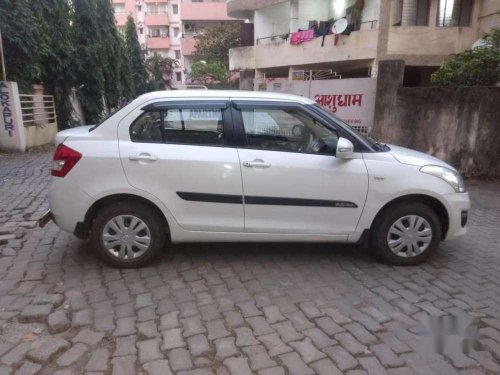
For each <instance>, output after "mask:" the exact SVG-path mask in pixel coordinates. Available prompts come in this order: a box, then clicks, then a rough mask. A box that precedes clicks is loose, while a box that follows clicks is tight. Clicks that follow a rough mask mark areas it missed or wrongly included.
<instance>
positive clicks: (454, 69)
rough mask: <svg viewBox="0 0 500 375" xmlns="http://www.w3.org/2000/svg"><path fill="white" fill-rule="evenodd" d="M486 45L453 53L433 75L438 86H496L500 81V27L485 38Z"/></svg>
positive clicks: (433, 80) (432, 78) (432, 80)
mask: <svg viewBox="0 0 500 375" xmlns="http://www.w3.org/2000/svg"><path fill="white" fill-rule="evenodd" d="M483 39H484V45H483V46H481V47H477V48H474V49H472V50H467V51H464V52H462V53H459V54H457V55H453V56H452V57H451V58H450V59H449V60H448V61H446V62H445V63H444V64H443V66H441V68H439V70H437V71H436V72H434V73H433V74H432V75H431V83H432V84H433V85H436V86H494V85H497V84H499V83H500V28H495V29H493V30H492V32H491V34H489V35H486V36H485V37H484V38H483Z"/></svg>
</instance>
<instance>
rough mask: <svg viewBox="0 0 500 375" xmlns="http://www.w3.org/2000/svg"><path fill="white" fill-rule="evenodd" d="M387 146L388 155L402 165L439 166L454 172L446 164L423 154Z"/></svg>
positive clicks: (399, 147)
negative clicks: (388, 149) (389, 149)
mask: <svg viewBox="0 0 500 375" xmlns="http://www.w3.org/2000/svg"><path fill="white" fill-rule="evenodd" d="M388 146H389V147H390V148H391V151H390V153H391V154H392V156H394V158H395V159H396V160H397V161H399V162H400V163H402V164H409V165H416V166H418V167H423V166H424V165H439V166H442V167H446V168H449V169H452V170H455V168H453V167H452V166H450V165H449V164H448V163H445V162H444V161H442V160H440V159H438V158H436V157H434V156H431V155H428V154H425V153H423V152H420V151H415V150H411V149H409V148H405V147H401V146H395V145H388Z"/></svg>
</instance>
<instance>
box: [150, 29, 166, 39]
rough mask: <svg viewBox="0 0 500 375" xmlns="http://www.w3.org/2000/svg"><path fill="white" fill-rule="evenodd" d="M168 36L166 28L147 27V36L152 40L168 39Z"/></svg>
mask: <svg viewBox="0 0 500 375" xmlns="http://www.w3.org/2000/svg"><path fill="white" fill-rule="evenodd" d="M168 34H169V32H168V28H166V27H149V36H150V37H152V38H159V37H168Z"/></svg>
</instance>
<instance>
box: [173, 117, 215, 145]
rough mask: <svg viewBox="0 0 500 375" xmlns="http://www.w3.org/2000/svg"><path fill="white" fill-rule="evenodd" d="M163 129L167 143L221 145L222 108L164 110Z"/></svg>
mask: <svg viewBox="0 0 500 375" xmlns="http://www.w3.org/2000/svg"><path fill="white" fill-rule="evenodd" d="M163 131H164V134H165V141H166V142H167V143H180V144H190V145H207V146H214V145H215V146H216V145H223V144H224V133H223V122H222V110H220V109H169V110H166V111H165V120H164V125H163Z"/></svg>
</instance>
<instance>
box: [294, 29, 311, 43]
mask: <svg viewBox="0 0 500 375" xmlns="http://www.w3.org/2000/svg"><path fill="white" fill-rule="evenodd" d="M313 38H314V30H313V29H311V30H304V31H297V32H295V33H292V34H291V35H290V44H293V45H297V44H301V43H304V42H307V41H309V40H311V39H313Z"/></svg>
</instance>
